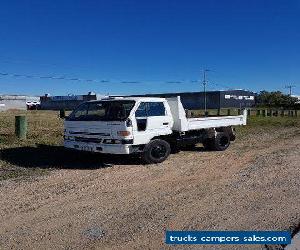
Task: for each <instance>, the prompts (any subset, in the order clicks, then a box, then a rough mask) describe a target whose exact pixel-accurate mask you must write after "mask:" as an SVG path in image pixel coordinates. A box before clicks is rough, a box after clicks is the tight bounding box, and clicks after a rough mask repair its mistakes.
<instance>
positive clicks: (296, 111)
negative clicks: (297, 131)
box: [295, 109, 298, 117]
mask: <svg viewBox="0 0 300 250" xmlns="http://www.w3.org/2000/svg"><path fill="white" fill-rule="evenodd" d="M295 116H296V117H297V116H298V110H297V109H295Z"/></svg>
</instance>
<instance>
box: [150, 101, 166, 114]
mask: <svg viewBox="0 0 300 250" xmlns="http://www.w3.org/2000/svg"><path fill="white" fill-rule="evenodd" d="M147 114H148V116H165V115H166V109H165V105H164V103H163V102H149V103H148V113H147Z"/></svg>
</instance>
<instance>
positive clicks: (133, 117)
mask: <svg viewBox="0 0 300 250" xmlns="http://www.w3.org/2000/svg"><path fill="white" fill-rule="evenodd" d="M246 121H247V112H246V110H244V112H243V114H242V115H238V116H218V117H202V118H187V117H186V113H185V110H184V108H183V106H182V103H181V101H180V97H179V96H178V97H172V98H156V97H155V98H154V97H124V98H122V97H109V98H105V99H101V100H98V101H90V102H85V103H83V104H81V105H79V106H78V107H77V108H76V109H75V110H74V111H73V112H72V113H71V114H70V115H69V116H68V117H67V118H66V120H65V124H64V125H65V130H64V146H65V147H66V148H70V149H76V150H83V151H91V152H98V153H106V154H139V155H141V156H142V159H143V160H144V161H145V162H146V163H149V164H150V163H160V162H162V161H164V160H165V159H166V158H167V157H168V156H169V154H170V152H171V151H174V152H176V151H177V150H178V149H179V148H180V147H182V146H192V145H196V144H197V143H202V144H203V145H204V148H206V149H209V150H219V151H220V150H225V149H226V148H228V146H229V144H230V141H233V140H234V139H235V133H234V129H233V128H232V126H236V125H246Z"/></svg>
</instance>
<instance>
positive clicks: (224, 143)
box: [213, 132, 230, 151]
mask: <svg viewBox="0 0 300 250" xmlns="http://www.w3.org/2000/svg"><path fill="white" fill-rule="evenodd" d="M229 145H230V136H229V135H228V134H227V133H224V132H219V133H217V135H216V137H215V139H214V143H213V149H214V150H217V151H224V150H225V149H227V148H228V147H229Z"/></svg>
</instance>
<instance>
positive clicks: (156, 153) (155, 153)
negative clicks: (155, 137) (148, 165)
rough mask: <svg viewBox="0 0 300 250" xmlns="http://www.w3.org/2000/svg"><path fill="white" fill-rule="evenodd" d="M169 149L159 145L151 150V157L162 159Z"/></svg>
mask: <svg viewBox="0 0 300 250" xmlns="http://www.w3.org/2000/svg"><path fill="white" fill-rule="evenodd" d="M166 153H167V148H166V147H165V146H163V145H157V146H155V147H153V148H152V149H151V156H152V157H153V158H155V159H161V158H163V157H165V155H166Z"/></svg>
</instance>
